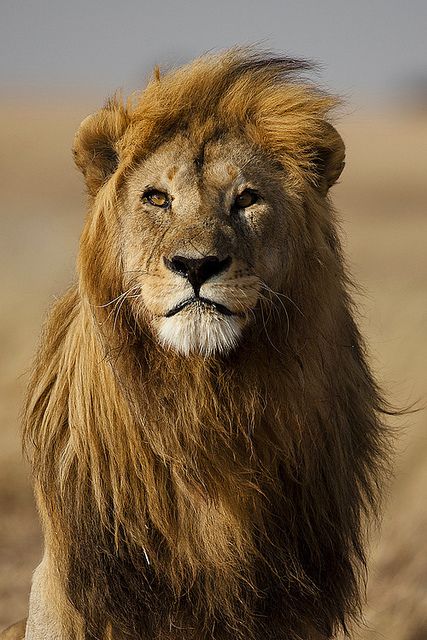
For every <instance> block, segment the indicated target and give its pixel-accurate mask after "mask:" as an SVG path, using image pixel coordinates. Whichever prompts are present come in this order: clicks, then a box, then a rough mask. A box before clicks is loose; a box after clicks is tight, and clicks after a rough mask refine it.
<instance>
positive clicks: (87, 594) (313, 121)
mask: <svg viewBox="0 0 427 640" xmlns="http://www.w3.org/2000/svg"><path fill="white" fill-rule="evenodd" d="M306 68H307V65H306V64H305V63H300V62H298V61H293V60H288V59H274V58H269V59H266V60H263V59H261V57H260V56H258V55H248V54H247V53H245V54H244V53H242V51H233V52H231V53H228V54H227V55H224V56H222V57H207V58H204V59H201V60H200V61H198V62H196V63H194V64H192V65H190V66H188V67H184V68H183V69H179V70H177V71H175V72H173V73H170V74H169V75H166V76H164V77H161V78H160V79H158V78H155V79H154V80H153V81H152V82H151V83H150V84H149V85H148V87H147V88H146V89H145V91H144V92H143V93H142V94H141V96H139V97H138V98H137V99H134V101H133V103H132V104H131V103H130V102H129V103H128V104H127V105H126V106H124V105H123V104H121V103H120V102H118V101H113V102H111V103H110V104H109V105H108V106H107V107H106V109H105V111H106V115H105V118H106V119H109V118H110V115H111V113H113V115H114V127H113V129H114V135H113V133H112V129H111V126H109V129H108V135H107V133H106V134H105V136H106V137H105V146H104V147H103V145H102V144H101V145H100V146H99V154H100V155H102V154H103V153H104V151H105V150H107V149H109V145H108V143H109V141H110V140H111V139H112V138H113V137H114V139H115V143H114V145H113V146H114V149H115V154H117V155H115V154H114V157H113V158H112V161H113V162H114V163H116V164H117V168H116V171H115V172H114V174H113V175H112V176H111V177H110V178H108V177H106V175H105V173H102V172H100V171H99V169H97V168H96V167H95V168H94V169H93V173H92V174H91V175H86V179H87V182H88V186H89V191H91V189H93V192H92V197H91V200H90V204H91V214H90V216H89V218H88V221H87V224H86V227H85V230H84V233H83V236H82V241H81V248H80V257H79V267H78V269H79V272H78V276H79V282H78V285H76V286H74V287H73V288H72V289H71V290H70V291H69V292H68V293H67V294H66V296H64V298H63V299H62V300H61V301H59V303H57V304H56V306H55V308H54V310H53V312H52V314H51V317H50V319H49V321H48V323H47V326H46V328H45V332H44V335H43V339H42V346H41V349H40V352H39V355H38V359H37V363H36V366H35V369H34V373H33V376H32V382H31V385H30V389H29V393H28V400H27V406H26V414H25V427H24V441H25V446H26V448H27V451H28V454H29V456H30V459H31V463H32V467H33V473H34V478H35V483H36V491H37V495H38V499H39V504H40V509H41V513H42V518H43V522H44V527H45V531H46V536H47V538H49V539H50V540H51V545H52V547H53V549H54V554H55V556H56V562H57V566H58V570H59V574H60V576H61V580H62V584H63V586H64V590H65V592H66V594H67V596H68V598H69V599H70V600H71V602H72V604H73V605H74V607H75V608H76V609H77V610H78V611H79V613H80V614H81V615H82V616H83V618H84V620H85V624H86V632H85V634H86V636H85V637H87V638H91V637H102V636H103V634H104V632H105V628H106V625H107V624H111V625H112V627H113V629H114V630H115V633H116V634H117V636H118V637H120V638H122V637H123V638H126V637H128V638H133V637H135V638H136V637H138V638H145V637H147V638H154V637H156V638H157V637H159V638H160V637H161V638H164V639H166V638H169V639H170V640H175V639H176V640H177V639H178V638H182V637H183V629H185V637H186V638H194V640H196V638H197V639H201V638H217V639H224V640H225V639H231V638H241V639H243V638H248V639H253V640H261V638H266V637H271V638H273V637H274V638H278V639H279V638H283V639H284V638H286V639H287V640H297V639H298V638H304V639H305V638H313V639H314V638H323V637H325V638H328V637H330V636H331V634H332V633H333V632H334V631H336V630H338V629H339V628H340V627H342V628H345V627H346V624H347V623H348V621H349V619H350V618H351V617H353V616H356V615H357V613H358V609H359V604H360V596H359V594H360V577H361V570H362V569H363V566H364V552H363V548H364V535H365V516H366V514H367V513H369V512H370V511H371V510H372V509H373V510H375V507H376V504H377V494H378V492H377V486H378V483H379V481H380V479H381V474H382V469H383V466H382V463H381V461H382V460H383V459H384V428H383V425H382V422H381V420H380V414H381V411H382V403H381V399H380V397H379V394H378V391H377V388H376V385H375V382H374V381H373V379H372V377H371V374H370V372H369V369H368V367H367V365H366V362H365V356H364V347H363V344H362V341H361V338H360V335H359V332H358V330H357V327H356V325H355V323H354V321H353V317H352V308H351V307H352V305H351V301H350V298H349V295H348V289H349V283H348V281H347V279H346V276H345V274H344V270H343V261H342V257H341V251H340V246H339V241H338V239H337V236H336V233H335V223H334V218H333V214H332V212H331V208H330V206H329V204H328V202H327V200H326V199H324V198H320V197H319V195H318V191H317V190H316V189H315V186H316V185H318V183H319V180H320V178H319V174H318V173H317V162H318V160H319V157H321V158H322V162H327V156H325V155H322V154H320V155H319V149H320V148H324V149H328V145H330V148H331V149H332V148H333V145H332V139H333V133H331V132H330V130H329V128H328V125H327V123H326V122H325V117H326V116H327V114H328V112H329V110H330V109H331V108H332V107H333V106H334V105H335V103H336V101H335V99H333V98H331V97H329V96H326V95H324V94H323V93H321V92H320V91H318V90H317V89H315V88H314V87H312V86H311V85H307V84H306V85H302V84H301V83H300V81H298V79H297V76H296V75H295V74H296V72H300V71H303V70H305V69H306ZM108 113H109V114H110V115H108ZM284 122H286V127H284V125H283V123H284ZM100 127H101V128H102V125H99V124H98V136H99V135H101V138H102V135H104V133H103V130H102V131H100ZM225 127H227V128H228V129H230V128H231V129H236V130H240V131H241V132H242V135H246V136H247V137H248V138H249V139H250V140H251V141H252V142H253V144H254V145H257V146H259V147H261V148H262V149H264V150H265V151H267V152H268V153H269V154H271V157H272V158H274V159H275V160H276V161H277V162H278V163H280V164H281V166H283V167H284V169H285V171H286V172H287V176H288V183H287V184H290V185H293V188H294V189H295V191H298V193H299V197H300V199H301V200H302V201H303V202H304V208H305V211H306V212H307V221H306V229H305V235H304V237H303V238H295V243H296V245H297V246H296V249H295V264H294V265H293V266H292V278H290V280H289V282H287V283H286V295H284V294H281V293H278V294H277V295H272V297H271V300H270V304H269V306H268V307H267V308H266V307H264V308H263V307H262V306H261V307H260V308H259V309H257V310H256V311H255V316H256V322H255V323H254V324H253V325H252V327H251V328H249V329H248V330H247V332H246V335H245V340H244V342H243V343H242V345H241V346H240V347H239V348H238V349H237V350H236V351H235V352H233V353H232V354H230V355H228V356H215V357H214V356H213V357H210V358H202V357H200V356H195V355H192V356H190V357H188V358H183V357H182V356H180V355H179V354H176V353H174V352H172V351H165V350H163V349H162V348H161V347H160V346H159V345H158V344H157V342H156V341H155V340H154V339H153V337H152V336H151V334H150V332H149V331H148V330H147V329H146V328H144V327H143V326H140V325H138V324H137V323H136V322H135V319H134V318H133V316H132V310H131V307H130V306H129V305H128V303H127V301H126V299H125V300H121V299H120V298H119V297H120V294H121V292H122V290H123V274H122V273H121V263H120V255H119V249H118V247H117V240H116V235H117V224H118V222H117V214H116V201H117V198H118V197H119V194H120V187H121V185H122V183H123V180H124V179H125V177H126V175H127V174H128V172H129V170H130V168H131V167H132V166H134V165H135V162H137V161H138V159H139V158H141V157H143V156H144V155H147V154H149V153H150V152H151V151H152V149H153V148H155V146H157V145H158V144H159V143H160V142H161V141H162V140H164V139H165V137H167V136H169V135H171V133H172V132H174V131H177V130H178V129H182V130H188V131H189V132H190V133H191V135H193V136H195V137H197V136H200V137H201V138H203V136H204V135H205V134H206V131H207V130H209V131H212V129H213V128H214V129H215V130H219V131H220V130H221V128H225ZM331 129H332V127H331ZM190 133H189V134H190ZM87 135H89V133H88V134H87ZM92 135H94V134H93V132H92ZM328 135H330V138H328ZM82 148H83V147H80V148H79V147H77V150H76V161H77V163H78V164H79V163H80V165H81V166H83V165H84V156H83V150H82ZM105 154H106V155H108V154H107V152H106V151H105ZM325 158H326V160H325ZM108 159H109V160H110V159H111V153H110V155H109V158H108ZM307 175H308V176H309V177H308V179H307ZM304 176H305V177H304ZM303 178H304V179H303ZM96 185H97V186H98V187H101V188H100V190H99V192H97V193H95V191H96V188H95V186H96ZM101 185H102V186H101ZM159 240H160V239H159ZM117 299H118V300H119V306H117ZM115 300H116V303H114V301H115ZM110 303H111V304H110ZM283 602H286V603H288V606H286V607H284V606H283ZM316 634H317V635H316Z"/></svg>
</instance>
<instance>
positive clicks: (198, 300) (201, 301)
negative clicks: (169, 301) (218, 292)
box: [164, 296, 236, 318]
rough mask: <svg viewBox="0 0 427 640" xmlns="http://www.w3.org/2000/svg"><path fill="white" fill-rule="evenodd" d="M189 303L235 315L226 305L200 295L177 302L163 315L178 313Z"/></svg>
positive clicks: (168, 316) (166, 316)
mask: <svg viewBox="0 0 427 640" xmlns="http://www.w3.org/2000/svg"><path fill="white" fill-rule="evenodd" d="M191 305H196V306H198V307H208V308H210V309H214V310H215V311H217V312H218V313H220V314H222V315H223V316H234V315H236V314H235V313H233V312H232V311H230V309H228V307H226V306H225V305H223V304H221V303H220V302H215V301H214V300H209V298H203V297H200V296H193V297H191V298H187V299H186V300H183V301H182V302H180V303H179V304H177V305H176V306H175V307H173V308H172V309H170V310H169V311H168V312H167V313H165V316H164V317H165V318H171V317H172V316H174V315H176V314H177V313H179V312H180V311H182V310H183V309H186V308H187V307H189V306H191Z"/></svg>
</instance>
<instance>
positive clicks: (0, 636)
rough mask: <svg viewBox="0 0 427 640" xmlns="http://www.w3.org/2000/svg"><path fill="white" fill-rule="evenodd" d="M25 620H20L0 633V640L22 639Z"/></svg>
mask: <svg viewBox="0 0 427 640" xmlns="http://www.w3.org/2000/svg"><path fill="white" fill-rule="evenodd" d="M25 625H26V620H21V621H20V622H17V623H16V624H14V625H12V626H11V627H8V628H7V629H5V630H4V631H2V632H1V633H0V640H24V636H25Z"/></svg>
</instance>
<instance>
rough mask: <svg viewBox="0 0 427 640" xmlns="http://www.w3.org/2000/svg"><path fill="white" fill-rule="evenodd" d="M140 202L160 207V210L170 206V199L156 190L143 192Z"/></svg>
mask: <svg viewBox="0 0 427 640" xmlns="http://www.w3.org/2000/svg"><path fill="white" fill-rule="evenodd" d="M142 201H143V202H149V203H150V204H152V205H153V206H154V207H161V208H162V209H167V207H169V205H170V198H169V196H168V195H167V193H163V191H157V190H156V189H149V190H148V191H145V192H144V193H143V195H142Z"/></svg>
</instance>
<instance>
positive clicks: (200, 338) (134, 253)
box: [121, 135, 287, 355]
mask: <svg viewBox="0 0 427 640" xmlns="http://www.w3.org/2000/svg"><path fill="white" fill-rule="evenodd" d="M285 210H286V195H285V193H284V189H283V187H282V186H281V179H280V171H279V169H278V168H277V167H275V166H274V165H273V163H272V162H271V161H270V160H269V159H268V158H267V156H266V155H265V154H264V153H262V152H261V151H259V150H258V149H254V147H253V146H252V145H251V144H250V143H249V142H247V141H245V140H244V139H243V140H242V139H237V138H235V137H232V136H229V137H226V138H224V137H221V138H219V139H211V140H210V141H208V142H206V143H203V144H201V145H197V144H196V143H195V142H194V141H192V140H191V138H189V137H184V136H183V135H177V136H176V137H174V138H173V139H172V140H171V141H169V142H167V143H165V144H163V145H162V146H161V147H160V148H158V149H157V150H156V151H155V152H154V153H152V155H150V156H149V157H148V158H146V159H145V160H144V161H143V162H141V163H140V164H139V166H138V167H137V168H136V169H135V170H134V171H133V172H132V173H131V175H130V176H129V178H128V180H127V181H126V186H125V188H124V193H123V195H122V198H121V220H122V224H121V234H122V237H121V246H122V251H123V264H124V287H125V290H128V291H129V300H130V302H131V304H132V308H133V313H134V314H135V316H136V317H137V318H138V319H139V320H140V321H142V322H144V323H145V324H147V323H148V325H149V326H150V327H151V328H152V330H153V332H154V334H155V336H156V337H157V339H158V340H159V341H160V342H161V344H163V345H164V346H166V347H171V348H173V349H175V350H177V351H179V352H181V353H182V354H185V355H188V354H190V353H192V352H198V353H201V354H203V355H209V354H213V353H215V352H227V351H229V350H230V349H232V348H234V347H235V346H236V345H237V343H238V342H239V340H240V338H241V336H242V334H243V331H244V329H245V327H246V326H247V325H248V324H249V323H250V322H251V321H253V318H254V313H253V312H254V309H255V307H256V306H257V303H258V299H259V297H260V296H261V295H262V294H263V291H265V289H267V288H271V289H276V288H277V287H278V286H279V283H280V281H281V275H282V271H283V269H285V268H286V264H285V258H284V256H285V249H286V235H287V234H286V229H287V224H286V215H285Z"/></svg>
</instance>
